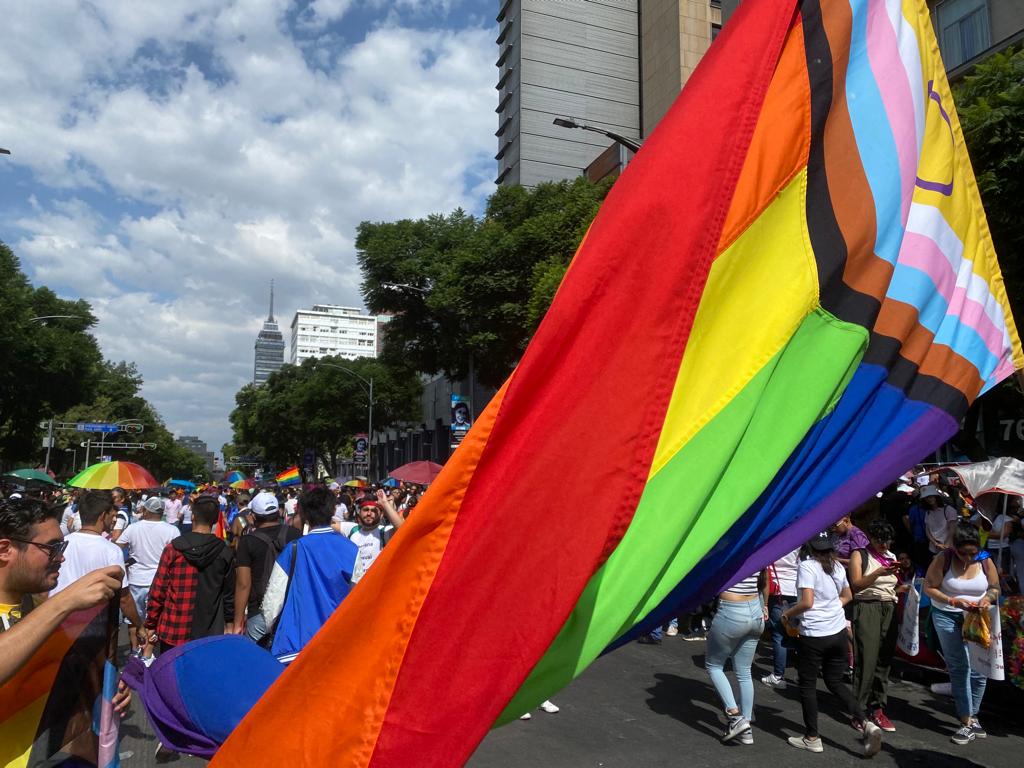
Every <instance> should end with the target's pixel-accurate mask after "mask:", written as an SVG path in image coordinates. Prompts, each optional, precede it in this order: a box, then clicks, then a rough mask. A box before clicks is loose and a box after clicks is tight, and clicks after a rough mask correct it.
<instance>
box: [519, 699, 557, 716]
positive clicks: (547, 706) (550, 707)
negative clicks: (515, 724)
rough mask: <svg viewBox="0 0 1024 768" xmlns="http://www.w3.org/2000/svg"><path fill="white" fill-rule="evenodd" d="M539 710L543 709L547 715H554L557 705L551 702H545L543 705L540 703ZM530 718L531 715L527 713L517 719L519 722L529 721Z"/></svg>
mask: <svg viewBox="0 0 1024 768" xmlns="http://www.w3.org/2000/svg"><path fill="white" fill-rule="evenodd" d="M540 708H541V709H543V710H544V711H545V712H547V713H548V714H551V715H553V714H555V712H557V711H558V705H557V704H555V703H554V702H553V701H551V700H545V701H544V702H543V703H541V705H540ZM531 717H533V715H531V714H530V713H529V712H527V713H526V714H524V715H520V716H519V719H520V720H529V719H530V718H531Z"/></svg>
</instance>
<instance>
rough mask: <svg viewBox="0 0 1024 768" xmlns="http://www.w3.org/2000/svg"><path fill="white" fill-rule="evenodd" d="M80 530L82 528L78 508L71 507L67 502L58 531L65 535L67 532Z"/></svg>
mask: <svg viewBox="0 0 1024 768" xmlns="http://www.w3.org/2000/svg"><path fill="white" fill-rule="evenodd" d="M80 530H82V518H81V516H80V515H79V514H78V510H77V509H72V508H71V505H70V504H69V505H68V506H67V508H66V509H65V510H64V516H63V517H62V518H61V521H60V532H61V533H63V534H64V536H65V537H67V535H68V534H69V533H74V532H75V531H80Z"/></svg>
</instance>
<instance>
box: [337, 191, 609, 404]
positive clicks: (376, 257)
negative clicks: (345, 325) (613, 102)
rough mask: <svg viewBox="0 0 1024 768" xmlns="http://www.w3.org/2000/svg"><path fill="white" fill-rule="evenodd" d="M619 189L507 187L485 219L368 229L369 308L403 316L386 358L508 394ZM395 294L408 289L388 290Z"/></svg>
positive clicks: (390, 334) (367, 225) (360, 241)
mask: <svg viewBox="0 0 1024 768" xmlns="http://www.w3.org/2000/svg"><path fill="white" fill-rule="evenodd" d="M610 186H611V182H610V181H605V182H601V183H599V184H592V183H590V182H588V181H587V180H586V179H582V178H580V179H576V180H574V181H571V182H568V181H564V182H560V183H557V184H541V185H539V186H538V187H536V188H535V189H533V190H527V189H524V188H523V187H501V188H500V189H498V190H497V191H496V192H495V193H494V194H493V195H492V196H491V198H490V200H489V201H488V204H487V210H486V213H485V215H484V217H483V218H482V219H476V218H474V217H473V216H469V215H467V214H466V213H465V212H464V211H462V210H456V211H455V212H453V213H452V214H450V215H448V216H441V215H434V216H429V217H427V218H426V219H419V220H416V221H411V220H402V221H397V222H390V223H388V222H376V223H373V222H366V221H364V222H363V223H361V224H360V225H359V228H358V232H357V236H356V256H357V259H358V261H359V266H360V268H361V270H362V274H363V283H362V291H363V297H364V300H365V301H366V305H367V307H369V308H370V310H371V311H374V312H379V313H391V314H393V315H394V317H393V319H392V320H391V322H390V323H389V324H388V331H387V342H386V343H385V345H384V350H383V356H384V357H385V358H386V359H387V360H390V361H398V362H401V363H403V364H405V365H409V366H411V367H413V368H414V369H416V370H418V371H422V372H424V373H438V372H443V373H444V374H445V375H447V376H448V377H449V378H451V379H461V378H464V377H465V376H466V374H467V373H468V369H469V363H470V360H471V359H472V360H473V362H474V365H475V367H476V374H477V378H478V379H479V380H480V381H481V382H482V383H484V384H487V385H490V386H497V385H499V384H500V383H501V382H502V381H504V379H505V378H506V377H507V376H508V374H509V372H510V371H511V370H512V368H513V367H514V366H515V364H516V362H517V361H518V360H519V357H520V356H521V355H522V353H523V350H524V349H525V348H526V344H527V342H528V341H529V338H530V336H531V335H532V334H533V331H534V330H535V329H536V327H537V324H538V323H539V322H540V319H541V318H542V317H543V315H544V313H545V312H546V311H547V307H548V306H549V304H550V302H551V299H552V298H553V296H554V292H555V290H556V289H557V287H558V284H559V283H560V282H561V278H562V276H563V274H564V273H565V269H566V267H567V266H568V264H569V261H570V260H571V259H572V256H573V254H575V252H576V249H577V248H578V247H579V243H580V241H581V240H582V239H583V235H584V234H585V233H586V231H587V228H588V227H589V226H590V222H591V221H592V220H593V218H594V216H595V215H596V214H597V210H598V208H599V207H600V205H601V202H602V201H603V200H604V198H605V196H606V195H607V193H608V189H609V188H610ZM389 285H398V286H408V287H398V288H395V287H388V286H389Z"/></svg>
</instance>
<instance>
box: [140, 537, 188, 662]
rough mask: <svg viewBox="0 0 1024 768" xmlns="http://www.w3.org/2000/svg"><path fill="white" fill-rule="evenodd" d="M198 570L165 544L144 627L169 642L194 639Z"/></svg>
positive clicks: (176, 642)
mask: <svg viewBox="0 0 1024 768" xmlns="http://www.w3.org/2000/svg"><path fill="white" fill-rule="evenodd" d="M198 583H199V570H198V569H197V568H196V567H195V566H194V565H192V564H191V563H190V562H189V561H188V560H186V559H185V557H184V556H183V555H182V554H181V552H179V551H178V550H176V549H175V548H174V547H173V546H172V545H171V544H168V545H167V546H166V547H164V551H163V554H161V555H160V564H159V565H158V566H157V567H156V576H154V577H153V586H152V587H150V590H149V607H148V608H147V610H146V622H145V625H144V626H145V627H146V629H148V630H149V631H151V632H152V631H154V630H155V631H156V635H157V637H159V638H160V639H161V640H162V641H163V642H165V643H167V644H168V645H181V644H182V643H186V642H188V641H189V640H191V639H192V615H193V613H194V612H195V606H196V592H197V589H196V587H197V585H198Z"/></svg>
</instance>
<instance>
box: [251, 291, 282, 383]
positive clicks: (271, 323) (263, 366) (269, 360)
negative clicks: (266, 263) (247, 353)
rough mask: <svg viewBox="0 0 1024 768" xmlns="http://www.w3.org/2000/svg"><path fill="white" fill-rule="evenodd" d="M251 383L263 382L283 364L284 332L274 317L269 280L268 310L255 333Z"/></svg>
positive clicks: (272, 295)
mask: <svg viewBox="0 0 1024 768" xmlns="http://www.w3.org/2000/svg"><path fill="white" fill-rule="evenodd" d="M254 350H255V361H254V363H253V372H252V383H253V384H265V383H266V381H267V379H268V378H270V374H272V373H273V372H274V371H276V370H278V369H279V368H280V367H281V366H282V365H284V334H283V333H281V328H280V327H279V326H278V324H277V320H275V319H274V282H273V280H271V282H270V312H269V313H268V314H267V319H266V320H265V321H264V322H263V327H262V328H261V329H260V332H259V333H258V334H257V335H256V344H255V345H254Z"/></svg>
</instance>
